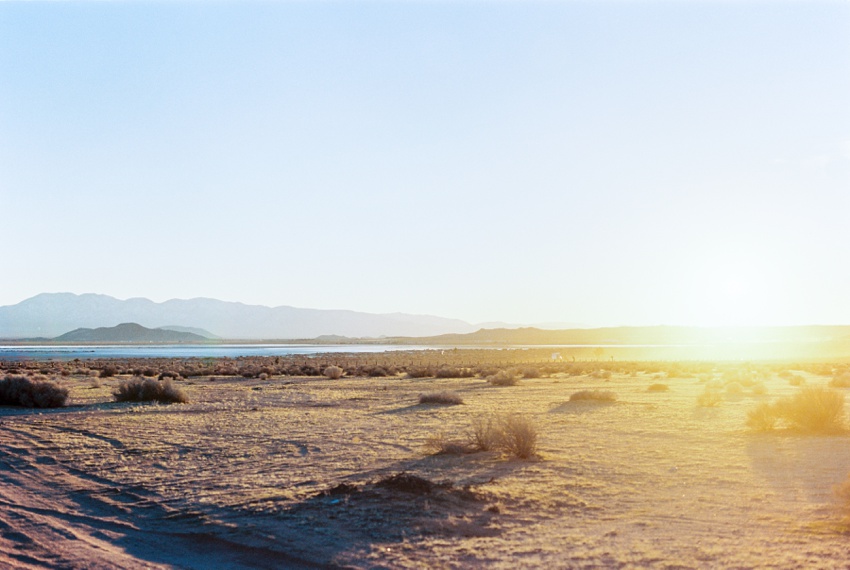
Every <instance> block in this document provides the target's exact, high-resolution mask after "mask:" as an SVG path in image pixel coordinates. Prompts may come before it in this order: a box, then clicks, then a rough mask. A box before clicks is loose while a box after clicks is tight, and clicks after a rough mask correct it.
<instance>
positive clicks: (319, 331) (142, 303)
mask: <svg viewBox="0 0 850 570" xmlns="http://www.w3.org/2000/svg"><path fill="white" fill-rule="evenodd" d="M121 323H138V324H139V325H141V326H144V327H147V328H152V329H155V328H164V327H168V328H171V329H172V330H173V329H175V328H176V329H179V330H182V331H188V332H197V331H196V330H194V329H203V330H204V331H209V332H210V333H212V334H213V335H215V336H217V337H220V338H227V339H246V340H258V339H309V338H316V337H318V336H321V335H338V336H346V337H357V338H360V337H381V336H432V335H439V334H446V333H467V332H473V331H475V330H476V327H474V326H473V325H471V324H469V323H467V322H465V321H462V320H459V319H447V318H442V317H434V316H428V315H409V314H404V313H391V314H373V313H361V312H357V311H346V310H325V309H299V308H296V307H288V306H280V307H266V306H262V305H246V304H244V303H234V302H227V301H219V300H216V299H206V298H197V299H172V300H170V301H165V302H162V303H156V302H154V301H151V300H149V299H143V298H133V299H127V300H120V299H116V298H114V297H110V296H108V295H96V294H91V293H88V294H84V295H76V294H73V293H42V294H40V295H36V296H35V297H31V298H29V299H26V300H24V301H21V302H20V303H18V304H16V305H6V306H2V307H0V338H7V339H14V338H35V337H47V338H52V337H56V336H59V335H62V334H64V333H66V332H68V331H72V330H74V329H78V328H98V327H114V326H116V325H118V324H121Z"/></svg>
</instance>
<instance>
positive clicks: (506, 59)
mask: <svg viewBox="0 0 850 570" xmlns="http://www.w3.org/2000/svg"><path fill="white" fill-rule="evenodd" d="M0 215H1V217H0V220H2V229H3V240H2V243H3V246H2V266H1V267H2V269H0V273H1V274H2V280H0V305H7V304H13V303H17V302H19V301H21V300H23V299H25V298H27V297H30V296H33V295H35V294H38V293H41V292H59V291H70V292H74V293H87V292H92V293H103V294H108V295H112V296H115V297H118V298H129V297H137V296H140V297H147V298H150V299H153V300H155V301H164V300H167V299H171V298H192V297H213V298H218V299H222V300H228V301H241V302H244V303H251V304H264V305H270V306H277V305H292V306H296V307H311V308H334V309H352V310H358V311H368V312H379V313H383V312H395V311H402V312H406V313H425V314H434V315H441V316H446V317H455V318H460V319H465V320H467V321H470V322H486V321H507V322H515V323H541V322H567V323H580V324H583V325H586V326H604V325H656V324H681V325H738V324H753V325H771V324H775V325H798V324H848V323H850V294H848V291H850V260H848V255H847V252H848V247H850V221H848V215H850V3H847V2H787V3H783V2H775V3H774V2H754V3H747V2H698V3H696V2H695V3H691V2H658V3H654V2H492V3H488V2H346V3H334V2H317V3H308V2H256V3H255V2H217V3H205V2H188V3H180V2H127V3H124V2H22V3H18V2H0Z"/></svg>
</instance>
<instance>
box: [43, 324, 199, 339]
mask: <svg viewBox="0 0 850 570" xmlns="http://www.w3.org/2000/svg"><path fill="white" fill-rule="evenodd" d="M53 340H54V341H60V342H162V343H169V342H199V341H205V340H207V339H206V338H204V337H202V336H201V335H197V334H194V333H190V332H181V331H173V330H165V329H149V328H146V327H143V326H142V325H138V324H136V323H123V324H120V325H117V326H114V327H101V328H97V329H75V330H72V331H71V332H67V333H65V334H63V335H62V336H58V337H56V338H55V339H53Z"/></svg>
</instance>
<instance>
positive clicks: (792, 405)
mask: <svg viewBox="0 0 850 570" xmlns="http://www.w3.org/2000/svg"><path fill="white" fill-rule="evenodd" d="M780 423H782V424H784V425H786V426H787V427H788V428H791V429H796V430H799V431H803V432H808V433H838V432H841V431H843V430H844V395H843V394H842V393H841V392H838V391H836V390H832V389H830V388H827V387H824V386H807V387H803V388H801V389H800V391H799V392H797V393H796V394H794V395H793V396H787V397H785V398H780V399H779V400H777V401H776V402H775V403H773V404H768V403H766V402H763V403H761V404H759V405H758V406H756V407H755V408H753V409H752V410H750V411H749V412H748V413H747V426H748V427H750V428H751V429H754V430H757V431H769V430H772V429H774V428H775V427H776V426H777V425H778V424H780Z"/></svg>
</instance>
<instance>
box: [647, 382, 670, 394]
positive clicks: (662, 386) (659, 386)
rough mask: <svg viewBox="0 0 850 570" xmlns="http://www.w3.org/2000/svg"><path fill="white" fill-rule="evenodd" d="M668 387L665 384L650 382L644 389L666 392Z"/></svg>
mask: <svg viewBox="0 0 850 570" xmlns="http://www.w3.org/2000/svg"><path fill="white" fill-rule="evenodd" d="M669 389H670V386H668V385H667V384H657V383H656V384H650V385H649V387H648V388H647V389H646V391H647V392H666V391H667V390H669Z"/></svg>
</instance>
